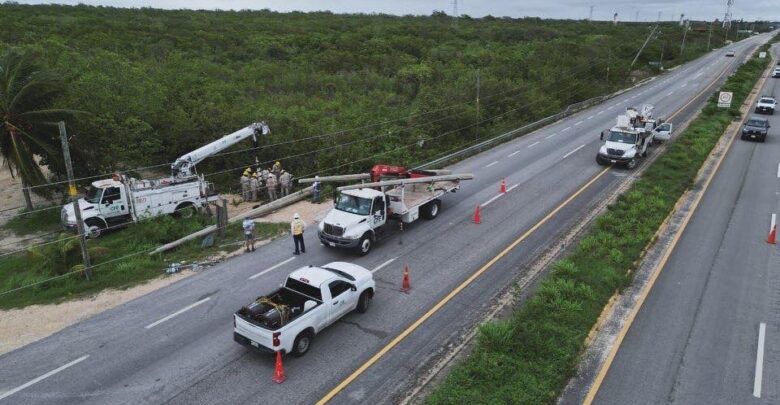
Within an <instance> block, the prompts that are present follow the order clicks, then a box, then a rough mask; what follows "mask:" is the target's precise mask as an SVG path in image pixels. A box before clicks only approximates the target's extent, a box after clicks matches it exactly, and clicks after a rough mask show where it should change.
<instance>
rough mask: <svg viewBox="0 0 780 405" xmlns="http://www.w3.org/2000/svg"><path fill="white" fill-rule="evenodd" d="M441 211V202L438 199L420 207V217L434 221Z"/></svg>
mask: <svg viewBox="0 0 780 405" xmlns="http://www.w3.org/2000/svg"><path fill="white" fill-rule="evenodd" d="M439 211H441V200H439V199H436V200H433V201H431V202H429V203H428V204H425V205H423V206H422V207H420V215H421V216H422V217H423V218H425V219H434V218H436V217H437V216H439Z"/></svg>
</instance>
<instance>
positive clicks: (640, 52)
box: [628, 24, 658, 76]
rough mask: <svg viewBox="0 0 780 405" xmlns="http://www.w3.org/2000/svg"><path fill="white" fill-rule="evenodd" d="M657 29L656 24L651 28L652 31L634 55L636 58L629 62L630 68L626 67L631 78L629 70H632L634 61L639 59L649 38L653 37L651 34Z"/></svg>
mask: <svg viewBox="0 0 780 405" xmlns="http://www.w3.org/2000/svg"><path fill="white" fill-rule="evenodd" d="M657 29H658V24H656V25H655V26H654V27H653V30H652V31H650V34H648V35H647V38H645V43H643V44H642V47H641V48H639V52H637V53H636V56H634V60H632V61H631V66H629V67H628V75H629V76H631V69H633V68H634V64H635V63H636V60H637V59H639V55H641V54H642V51H644V50H645V47H646V46H647V43H648V42H650V38H652V37H653V34H655V30H657Z"/></svg>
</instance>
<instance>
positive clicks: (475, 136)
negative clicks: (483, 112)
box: [474, 69, 479, 140]
mask: <svg viewBox="0 0 780 405" xmlns="http://www.w3.org/2000/svg"><path fill="white" fill-rule="evenodd" d="M477 139H479V69H477V125H476V127H475V130H474V140H477Z"/></svg>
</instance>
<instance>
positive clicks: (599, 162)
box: [596, 155, 607, 166]
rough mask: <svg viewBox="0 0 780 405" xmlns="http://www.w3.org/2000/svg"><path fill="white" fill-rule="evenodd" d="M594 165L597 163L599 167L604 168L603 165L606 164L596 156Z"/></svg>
mask: <svg viewBox="0 0 780 405" xmlns="http://www.w3.org/2000/svg"><path fill="white" fill-rule="evenodd" d="M596 163H598V164H599V166H604V165H605V164H607V163H606V162H605V161H603V160H601V156H599V155H596Z"/></svg>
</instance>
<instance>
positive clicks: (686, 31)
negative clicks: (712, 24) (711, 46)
mask: <svg viewBox="0 0 780 405" xmlns="http://www.w3.org/2000/svg"><path fill="white" fill-rule="evenodd" d="M687 34H688V22H687V21H685V22H684V23H683V37H682V43H681V44H680V56H682V53H683V50H684V49H685V37H686V35H687Z"/></svg>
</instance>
